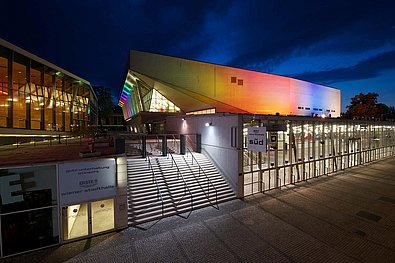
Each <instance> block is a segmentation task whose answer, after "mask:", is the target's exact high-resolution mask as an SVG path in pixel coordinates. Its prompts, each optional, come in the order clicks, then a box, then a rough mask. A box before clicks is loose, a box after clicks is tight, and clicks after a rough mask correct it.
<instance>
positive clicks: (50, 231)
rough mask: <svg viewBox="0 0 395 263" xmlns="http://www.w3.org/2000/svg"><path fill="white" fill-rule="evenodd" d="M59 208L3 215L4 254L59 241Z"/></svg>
mask: <svg viewBox="0 0 395 263" xmlns="http://www.w3.org/2000/svg"><path fill="white" fill-rule="evenodd" d="M57 215H58V210H57V208H46V209H38V210H34V211H28V212H20V213H15V214H9V215H2V216H1V235H2V245H3V255H4V256H8V255H12V254H15V253H19V252H23V251H27V250H32V249H36V248H40V247H45V246H49V245H53V244H57V243H59V233H58V224H57Z"/></svg>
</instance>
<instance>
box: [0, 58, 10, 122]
mask: <svg viewBox="0 0 395 263" xmlns="http://www.w3.org/2000/svg"><path fill="white" fill-rule="evenodd" d="M4 55H5V54H4ZM7 117H8V59H7V58H6V57H4V56H3V55H2V54H0V127H7Z"/></svg>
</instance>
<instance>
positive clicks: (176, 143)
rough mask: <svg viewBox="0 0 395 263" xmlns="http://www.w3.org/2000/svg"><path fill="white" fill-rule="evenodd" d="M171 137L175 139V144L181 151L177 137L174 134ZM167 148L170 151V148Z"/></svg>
mask: <svg viewBox="0 0 395 263" xmlns="http://www.w3.org/2000/svg"><path fill="white" fill-rule="evenodd" d="M171 136H172V137H173V144H175V145H176V146H178V147H176V149H180V147H179V144H178V142H177V138H176V136H175V135H174V134H172V135H171ZM167 148H168V149H170V147H167Z"/></svg>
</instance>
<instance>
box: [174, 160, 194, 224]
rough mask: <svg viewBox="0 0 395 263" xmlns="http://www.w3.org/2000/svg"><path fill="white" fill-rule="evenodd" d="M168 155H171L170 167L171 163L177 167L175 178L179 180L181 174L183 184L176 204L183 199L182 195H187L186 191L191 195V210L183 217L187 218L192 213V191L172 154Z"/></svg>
mask: <svg viewBox="0 0 395 263" xmlns="http://www.w3.org/2000/svg"><path fill="white" fill-rule="evenodd" d="M168 156H170V157H171V167H173V163H174V165H175V166H176V169H177V180H179V179H180V176H181V178H182V181H183V184H184V195H183V196H182V197H181V198H180V200H179V201H178V202H177V204H179V203H180V202H181V201H182V200H183V199H184V197H185V196H186V195H187V192H188V193H189V196H190V197H191V210H190V211H189V213H188V215H187V216H186V217H185V218H188V217H189V216H190V215H191V213H192V210H193V205H194V204H193V196H192V192H191V190H190V189H189V187H188V184H187V182H186V181H185V178H184V175H182V173H181V171H180V169H179V168H178V165H177V162H176V160H175V159H174V157H173V154H172V153H169V154H168Z"/></svg>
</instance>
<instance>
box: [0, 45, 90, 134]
mask: <svg viewBox="0 0 395 263" xmlns="http://www.w3.org/2000/svg"><path fill="white" fill-rule="evenodd" d="M70 75H71V74H68V73H66V72H62V71H60V69H58V68H56V67H51V66H50V64H49V63H44V61H41V60H39V59H34V58H31V57H29V56H28V55H23V54H20V53H18V52H16V51H14V50H12V49H9V48H7V47H5V46H2V45H0V127H6V128H24V129H33V130H47V131H78V130H83V129H84V128H86V127H87V126H88V124H89V123H92V124H96V115H97V114H96V112H97V111H96V108H97V106H96V104H97V102H96V98H95V95H94V94H93V91H92V88H91V86H90V84H89V83H87V82H84V81H82V80H80V79H77V78H76V77H73V76H70Z"/></svg>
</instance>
